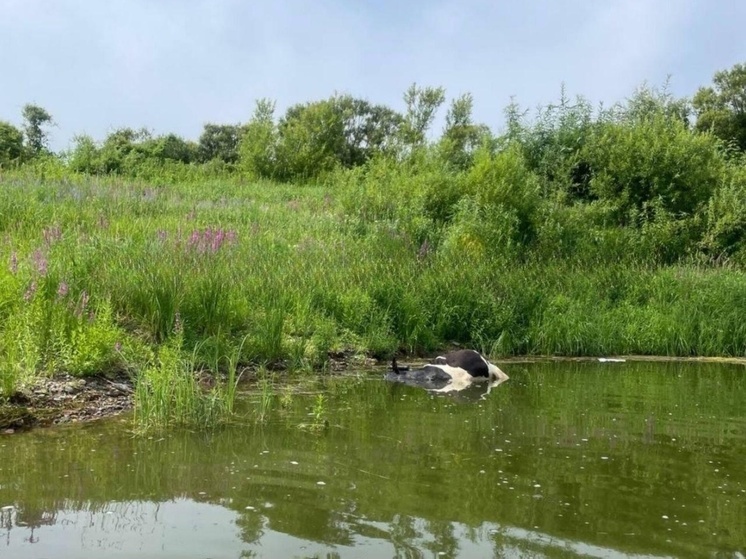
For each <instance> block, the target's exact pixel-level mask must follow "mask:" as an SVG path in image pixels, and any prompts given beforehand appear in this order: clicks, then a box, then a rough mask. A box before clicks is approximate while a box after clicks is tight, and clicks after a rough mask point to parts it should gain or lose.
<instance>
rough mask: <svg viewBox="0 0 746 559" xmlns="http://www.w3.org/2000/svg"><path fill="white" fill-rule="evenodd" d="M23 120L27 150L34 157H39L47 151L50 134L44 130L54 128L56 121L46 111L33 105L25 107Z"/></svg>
mask: <svg viewBox="0 0 746 559" xmlns="http://www.w3.org/2000/svg"><path fill="white" fill-rule="evenodd" d="M23 120H24V125H23V132H24V134H25V136H26V149H27V150H28V152H29V154H30V155H31V156H32V157H33V156H37V155H39V154H41V153H42V152H44V151H46V150H47V144H48V142H49V133H48V132H47V131H46V130H45V129H44V128H45V127H47V126H54V120H52V115H50V114H49V113H48V112H47V111H46V110H45V109H43V108H41V107H39V106H38V105H32V104H27V105H24V107H23Z"/></svg>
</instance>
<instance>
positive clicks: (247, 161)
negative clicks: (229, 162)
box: [239, 99, 277, 178]
mask: <svg viewBox="0 0 746 559" xmlns="http://www.w3.org/2000/svg"><path fill="white" fill-rule="evenodd" d="M276 150H277V127H276V126H275V102H274V101H271V100H269V99H259V100H257V102H256V107H255V108H254V114H253V115H252V117H251V120H249V122H248V124H246V126H244V131H243V134H242V136H241V140H240V142H239V155H240V161H241V167H242V168H243V170H244V171H246V172H247V173H248V174H249V175H251V176H254V177H264V178H272V177H274V175H275V165H276Z"/></svg>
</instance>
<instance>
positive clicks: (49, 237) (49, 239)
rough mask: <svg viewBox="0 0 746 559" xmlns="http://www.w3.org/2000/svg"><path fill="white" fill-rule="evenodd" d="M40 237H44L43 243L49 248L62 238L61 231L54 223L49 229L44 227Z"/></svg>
mask: <svg viewBox="0 0 746 559" xmlns="http://www.w3.org/2000/svg"><path fill="white" fill-rule="evenodd" d="M42 235H43V236H44V243H45V244H46V245H47V246H50V245H51V244H52V243H53V242H55V241H59V240H60V239H61V238H62V229H61V228H60V226H59V225H57V224H56V223H55V224H54V225H52V226H50V227H45V228H44V231H42Z"/></svg>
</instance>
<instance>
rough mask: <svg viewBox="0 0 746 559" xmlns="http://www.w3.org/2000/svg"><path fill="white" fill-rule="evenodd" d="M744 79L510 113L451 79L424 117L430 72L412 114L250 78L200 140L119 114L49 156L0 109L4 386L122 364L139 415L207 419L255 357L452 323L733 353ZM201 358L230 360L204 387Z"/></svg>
mask: <svg viewBox="0 0 746 559" xmlns="http://www.w3.org/2000/svg"><path fill="white" fill-rule="evenodd" d="M744 76H746V66H743V65H738V66H736V67H734V68H733V69H732V70H730V71H727V72H721V73H718V74H717V75H716V79H715V84H714V86H713V87H712V88H705V89H703V90H701V91H700V92H699V93H698V94H697V96H695V98H694V99H693V100H692V101H691V102H690V101H689V100H687V99H675V98H673V97H672V96H670V95H669V94H667V93H666V91H665V90H664V91H658V90H655V89H649V88H642V89H640V90H638V91H637V92H636V93H635V95H633V96H632V97H631V98H630V99H629V100H627V101H626V102H624V103H622V104H620V105H617V106H614V107H612V108H609V109H594V108H593V107H592V106H591V105H590V104H589V103H587V102H586V101H584V100H583V99H582V98H578V99H575V100H572V101H571V100H569V99H568V98H566V97H565V96H564V95H563V96H562V97H561V99H560V101H559V103H558V104H555V105H550V106H548V107H546V108H545V109H543V110H541V111H540V112H539V113H538V114H537V115H535V116H534V118H531V119H529V118H528V115H526V114H525V113H523V112H521V111H520V109H519V108H518V107H517V106H516V105H511V106H510V107H509V109H508V111H507V114H506V123H505V126H504V131H503V132H502V133H501V134H495V133H493V132H492V131H491V130H490V129H489V128H487V127H486V126H484V125H479V124H476V123H474V122H473V120H472V99H471V97H470V96H469V95H465V96H462V97H459V98H457V99H455V100H454V101H453V102H452V104H451V106H450V108H449V110H448V111H447V115H446V118H445V129H444V131H443V133H442V135H441V136H440V137H439V138H437V139H432V138H431V137H430V136H431V134H430V133H429V131H430V128H431V126H432V123H433V120H434V118H435V115H436V112H437V110H438V109H439V108H440V107H441V105H442V104H443V103H444V101H445V93H444V92H443V91H442V90H441V89H438V88H420V87H417V86H413V87H412V88H411V89H410V90H408V92H407V93H406V95H405V105H406V111H405V112H404V113H398V112H396V111H394V110H392V109H389V108H387V107H383V106H376V105H371V104H370V103H368V102H365V101H361V100H358V99H354V98H351V97H348V96H335V97H332V98H330V99H328V100H324V101H319V102H314V103H307V104H303V105H298V106H295V107H292V108H291V109H289V110H288V111H287V113H286V114H285V115H284V116H283V117H282V118H280V119H279V120H276V119H275V118H274V115H273V106H272V103H269V102H266V101H262V102H260V103H258V104H257V109H256V111H255V115H254V117H253V118H252V119H251V121H250V122H248V123H247V124H245V125H240V126H235V127H231V126H219V125H207V126H206V127H205V132H204V134H203V135H202V137H201V138H200V140H199V142H197V143H194V142H188V141H185V140H182V139H180V138H178V137H176V136H173V135H168V136H162V137H152V136H150V135H149V134H147V133H146V132H142V131H141V132H134V131H131V130H119V131H116V132H114V133H112V134H111V135H110V136H109V137H108V138H107V139H106V140H105V141H104V142H103V143H101V144H98V143H96V142H94V141H93V140H92V139H90V138H86V137H81V138H78V139H77V142H76V145H75V147H74V148H73V149H72V150H71V151H70V152H67V153H62V154H56V155H55V154H51V153H49V152H48V150H47V148H46V145H47V136H46V127H47V126H48V125H49V124H50V123H51V122H52V119H51V115H49V114H48V113H47V112H46V111H44V110H43V109H40V108H39V107H33V106H29V107H27V108H26V109H25V111H24V117H25V122H26V126H25V127H24V130H23V131H20V130H18V129H15V128H14V127H13V126H12V125H9V124H7V123H0V165H2V168H1V169H0V215H1V216H2V219H1V220H0V261H1V262H3V263H4V265H3V266H2V267H1V268H0V397H2V396H5V397H7V396H9V395H11V394H13V393H14V391H15V390H17V389H18V387H19V386H21V385H22V384H23V383H24V381H25V380H26V379H28V378H30V377H32V376H34V375H39V374H47V373H53V372H55V371H66V372H69V373H72V374H75V375H89V374H93V373H97V372H100V371H122V372H127V373H130V374H132V375H134V376H135V377H136V379H138V382H139V384H138V387H137V389H136V405H137V409H138V413H139V414H140V415H139V417H151V418H154V417H159V418H161V419H160V420H158V421H155V420H145V421H146V422H149V423H153V422H155V423H158V422H159V421H160V423H161V424H163V425H171V424H178V423H185V422H186V423H189V422H192V421H193V419H192V418H193V416H194V412H195V410H200V411H199V412H198V413H199V415H200V417H201V419H200V421H204V422H206V423H209V422H214V421H215V420H217V418H219V417H223V416H225V415H226V414H229V413H230V410H231V403H232V399H233V397H234V390H233V387H234V381H235V378H236V376H237V371H239V370H240V368H241V367H243V366H246V365H253V366H256V367H260V366H267V367H275V368H276V367H282V368H287V369H292V370H309V371H310V370H319V369H323V368H324V367H325V366H327V365H328V363H329V359H330V358H331V357H332V356H335V355H339V354H346V355H355V354H357V355H363V354H366V355H372V356H375V357H388V356H390V355H391V354H392V353H393V352H395V351H406V352H409V353H429V352H432V351H435V350H437V349H441V348H443V347H445V346H448V345H451V344H454V343H455V344H463V345H468V346H471V347H475V348H478V349H480V350H482V351H484V352H486V353H488V354H491V355H493V356H500V355H515V354H558V355H597V354H598V355H600V354H630V353H637V354H663V355H737V356H742V355H744V354H746V326H745V325H744V324H745V323H744V321H743V316H744V314H746V312H745V311H746V276H745V275H744V265H745V264H746V236H745V235H744V233H746V160H745V159H744V157H745V156H744V153H743V149H744V147H745V146H744V145H743V143H742V134H743V130H744V129H746V124H744V122H745V121H744V106H745V102H746V93H744V92H743V87H742V86H741V89H738V84H739V83H741V84H742V83H743V80H744V79H745V78H744ZM734 84H735V85H734ZM199 370H210V371H218V372H222V373H224V374H228V373H230V374H231V375H232V378H230V379H229V380H228V381H224V382H218V383H217V385H216V388H215V389H214V390H213V391H212V392H210V393H209V394H207V395H205V393H204V392H203V391H202V390H201V389H200V388H199V387H198V386H197V384H196V382H195V380H194V374H192V373H194V372H195V371H199ZM205 398H212V399H213V400H212V403H210V402H207V401H206V400H205ZM177 402H179V403H184V405H185V406H186V407H185V408H184V409H185V410H186V411H184V412H183V413H182V411H179V410H180V408H179V407H178V405H177V404H176V403H177ZM179 405H180V404H179ZM164 418H166V419H164Z"/></svg>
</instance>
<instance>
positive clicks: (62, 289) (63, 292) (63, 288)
mask: <svg viewBox="0 0 746 559" xmlns="http://www.w3.org/2000/svg"><path fill="white" fill-rule="evenodd" d="M67 292H68V286H67V283H66V282H64V281H62V282H60V285H59V287H57V295H59V296H60V297H66V296H67Z"/></svg>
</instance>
